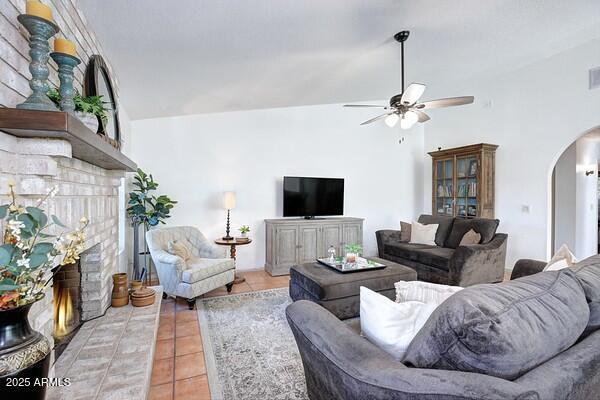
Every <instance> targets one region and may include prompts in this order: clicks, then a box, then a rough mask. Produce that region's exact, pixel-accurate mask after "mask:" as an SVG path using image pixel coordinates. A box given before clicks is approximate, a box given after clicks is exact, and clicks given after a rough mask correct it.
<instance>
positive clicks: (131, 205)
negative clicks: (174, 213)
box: [127, 168, 177, 281]
mask: <svg viewBox="0 0 600 400" xmlns="http://www.w3.org/2000/svg"><path fill="white" fill-rule="evenodd" d="M133 185H134V186H135V187H136V188H137V189H135V190H134V191H132V192H130V193H129V202H128V203H127V204H128V207H127V215H128V216H129V219H130V220H131V226H132V227H133V278H134V279H140V273H141V272H142V271H141V269H140V258H139V257H140V237H139V228H140V226H143V227H144V232H146V233H147V232H148V230H149V229H150V228H151V227H153V226H157V225H158V224H164V223H165V219H167V218H170V217H171V216H170V215H169V213H170V212H171V209H172V208H173V206H174V205H175V204H177V202H176V201H175V200H171V199H170V198H169V197H168V196H166V195H159V196H155V195H153V194H151V192H153V191H155V190H156V189H157V188H158V183H157V182H155V181H154V178H153V177H152V174H150V175H148V174H146V173H145V172H144V171H142V170H141V169H140V168H138V170H137V173H136V175H135V176H134V177H133ZM144 243H145V251H144V254H148V245H147V243H146V242H144ZM145 262H146V265H145V267H146V270H147V271H150V266H149V265H147V263H148V259H147V257H146V258H145ZM148 280H149V281H151V280H152V275H151V274H150V273H149V274H148Z"/></svg>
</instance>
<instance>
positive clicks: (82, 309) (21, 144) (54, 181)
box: [0, 132, 126, 343]
mask: <svg viewBox="0 0 600 400" xmlns="http://www.w3.org/2000/svg"><path fill="white" fill-rule="evenodd" d="M123 176H124V171H119V170H108V169H104V168H101V167H98V166H96V165H92V164H90V163H88V162H85V161H81V160H79V159H75V158H73V157H72V148H71V143H70V142H69V141H67V140H60V139H43V138H19V137H15V136H13V135H9V134H6V133H3V132H0V200H1V202H2V203H3V202H6V201H7V200H8V199H7V198H6V196H5V194H6V189H7V186H8V182H9V181H14V182H15V183H16V192H17V194H18V196H19V197H20V199H22V200H23V203H24V205H26V206H27V205H33V204H34V203H35V202H36V201H37V199H39V198H40V197H42V196H43V195H44V194H46V193H47V190H48V189H49V188H52V187H57V188H58V194H57V195H56V196H54V197H52V198H50V199H48V202H47V203H46V204H45V205H44V207H43V208H44V209H45V210H46V211H47V212H48V213H49V214H54V215H56V216H57V217H58V218H59V219H60V220H61V221H62V222H63V223H64V224H65V225H67V226H69V227H77V226H78V221H79V219H80V217H82V216H85V217H87V218H88V219H89V221H90V223H89V225H88V227H87V229H86V243H85V244H86V248H85V251H84V252H83V253H82V256H81V259H80V263H79V265H77V266H76V268H77V272H78V274H79V276H77V277H76V275H77V274H76V273H75V271H74V270H66V271H64V274H63V276H60V277H58V278H65V279H66V280H67V281H68V282H67V283H65V284H66V285H68V286H69V297H70V298H71V299H70V300H73V297H76V300H77V304H76V308H77V310H76V313H77V314H78V315H76V317H78V318H80V319H81V321H87V320H90V319H92V318H95V317H97V316H100V315H102V314H103V313H104V312H105V311H106V309H107V308H108V307H109V306H110V296H111V291H112V278H111V276H112V274H114V273H117V272H121V271H126V265H119V257H118V249H119V226H120V225H121V226H124V225H123V223H122V222H123V221H122V219H123V218H124V217H125V216H124V213H122V215H120V214H119V187H120V186H121V183H122V178H123ZM59 232H60V230H59V229H56V230H55V232H54V233H59ZM61 273H62V272H59V274H61ZM49 278H50V276H49ZM75 281H77V283H76V282H75ZM71 286H73V287H71ZM74 286H77V289H75V288H74ZM77 292H78V293H77ZM63 301H64V299H63ZM30 322H31V324H32V326H33V327H34V329H36V330H38V331H40V332H42V333H43V334H44V335H46V336H47V337H48V338H49V339H50V341H51V343H54V339H53V332H54V331H55V329H54V289H53V288H52V287H50V286H49V287H48V289H47V290H46V296H45V298H44V299H43V300H41V301H39V302H37V303H36V304H34V306H33V307H32V309H31V312H30Z"/></svg>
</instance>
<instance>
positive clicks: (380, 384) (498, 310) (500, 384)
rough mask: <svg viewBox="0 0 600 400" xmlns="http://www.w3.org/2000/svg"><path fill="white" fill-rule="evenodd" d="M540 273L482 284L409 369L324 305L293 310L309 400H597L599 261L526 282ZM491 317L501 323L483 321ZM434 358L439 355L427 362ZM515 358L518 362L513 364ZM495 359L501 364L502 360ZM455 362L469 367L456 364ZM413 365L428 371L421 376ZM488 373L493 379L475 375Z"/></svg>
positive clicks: (442, 322)
mask: <svg viewBox="0 0 600 400" xmlns="http://www.w3.org/2000/svg"><path fill="white" fill-rule="evenodd" d="M537 270H539V264H538V265H537V267H534V266H532V264H531V263H521V265H519V264H518V265H517V266H516V267H515V271H514V276H521V278H519V279H516V280H514V281H511V282H505V283H500V284H485V285H476V286H472V287H470V288H467V289H465V290H463V291H461V292H459V293H457V294H455V295H453V296H451V297H450V298H449V299H448V300H446V301H445V302H444V303H442V304H441V305H440V306H439V307H438V309H436V311H435V312H434V313H433V314H432V316H431V317H430V318H429V320H428V321H427V323H426V324H425V326H424V327H423V328H422V329H421V331H420V332H419V334H418V335H417V336H416V337H415V339H414V340H413V342H412V343H411V346H410V347H409V350H408V353H407V359H410V360H412V361H409V362H407V361H406V360H405V363H401V362H399V361H396V360H395V359H393V358H392V357H391V356H390V355H389V354H387V353H385V352H384V351H382V350H380V349H379V348H378V347H376V346H375V345H373V344H371V343H370V342H369V341H367V340H366V339H365V338H363V337H361V336H360V334H359V333H358V332H356V330H354V329H352V328H351V327H350V325H349V324H346V323H344V322H342V321H340V320H338V319H337V318H335V317H334V316H333V315H332V314H331V313H329V312H328V311H327V310H325V309H324V308H322V307H320V306H319V305H317V304H315V303H312V302H308V301H298V302H295V303H293V304H291V305H290V306H288V308H287V311H286V313H287V318H288V322H289V324H290V327H291V329H292V331H293V333H294V336H295V338H296V342H297V344H298V348H299V350H300V354H301V356H302V362H303V365H304V372H305V376H306V385H307V389H308V395H309V398H310V399H311V400H359V399H361V400H362V399H371V400H376V399H381V400H384V399H385V400H416V399H428V400H432V399H436V400H441V399H452V400H458V399H470V400H475V399H494V400H495V399H518V400H567V399H568V400H589V399H597V398H598V397H599V393H600V330H598V328H599V327H600V324H598V321H599V316H600V307H599V305H600V256H595V257H592V258H590V259H587V260H584V261H582V262H581V263H579V264H578V265H577V268H573V269H570V270H565V271H547V272H540V273H537V274H534V275H530V276H525V275H526V274H527V273H529V272H535V271H537ZM528 292H529V293H528ZM482 299H487V300H486V301H483V302H482ZM476 307H479V308H476ZM465 310H469V314H465V313H464V311H465ZM481 314H485V315H484V318H480V317H481ZM467 315H468V317H469V318H468V323H465V317H466V316H467ZM490 315H492V317H493V318H485V317H489V316H490ZM472 323H478V324H482V325H478V326H481V327H483V328H484V329H481V330H479V331H477V329H476V330H475V333H473V330H471V331H470V332H471V334H470V335H471V336H469V335H466V334H465V331H461V330H459V331H458V332H453V331H452V330H451V329H450V326H449V325H452V324H459V325H460V324H463V326H468V325H469V324H472ZM488 323H489V327H488V326H487V325H486V324H488ZM486 327H488V329H486ZM584 328H585V331H584ZM467 331H468V330H467ZM432 332H433V334H432ZM461 334H465V336H461ZM488 335H489V339H488ZM502 335H504V336H502ZM482 338H483V340H482ZM436 340H437V341H436ZM472 340H474V341H472ZM478 341H479V342H478ZM457 342H458V343H457ZM465 344H468V346H465ZM444 346H445V348H443V347H444ZM546 349H547V350H546ZM434 350H437V351H438V354H437V355H436V356H435V357H429V356H430V355H431V354H433V353H435V351H434ZM511 352H512V356H513V357H512V358H511V357H508V359H507V357H506V355H507V354H508V355H511ZM496 353H498V354H500V355H499V356H498V357H494V355H495V354H496ZM478 355H479V358H478V357H477V356H478ZM428 357H429V358H430V359H429V360H427V358H428ZM457 358H461V359H462V361H466V362H462V363H461V362H457V363H454V364H453V363H452V362H451V361H452V359H454V360H455V361H456V359H457ZM410 362H415V363H429V365H430V366H429V367H428V368H423V367H421V368H417V367H413V366H411V364H410ZM490 368H491V370H490V371H491V372H490V373H481V372H477V371H483V370H486V369H490ZM465 371H469V372H465Z"/></svg>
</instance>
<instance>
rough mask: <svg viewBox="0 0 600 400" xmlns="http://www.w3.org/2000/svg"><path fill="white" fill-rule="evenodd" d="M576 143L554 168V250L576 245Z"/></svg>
mask: <svg viewBox="0 0 600 400" xmlns="http://www.w3.org/2000/svg"><path fill="white" fill-rule="evenodd" d="M576 174H577V143H576V142H574V143H573V144H572V145H570V146H569V147H568V148H567V149H566V150H565V152H564V153H563V154H562V155H561V156H560V158H559V159H558V162H557V163H556V166H555V167H554V185H555V189H554V249H553V253H554V252H555V251H556V250H557V249H558V248H560V246H562V245H563V244H566V245H567V246H569V249H571V251H575V243H577V239H576V232H577V227H576V224H577V217H576V215H577V179H576Z"/></svg>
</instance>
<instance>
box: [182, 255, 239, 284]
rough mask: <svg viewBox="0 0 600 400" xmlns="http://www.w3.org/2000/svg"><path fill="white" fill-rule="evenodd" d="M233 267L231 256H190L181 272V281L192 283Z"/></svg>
mask: <svg viewBox="0 0 600 400" xmlns="http://www.w3.org/2000/svg"><path fill="white" fill-rule="evenodd" d="M233 268H234V264H233V259H232V258H192V259H190V260H189V261H188V262H187V269H186V270H185V271H183V273H182V274H181V281H182V282H185V283H189V284H192V283H195V282H198V281H202V280H204V279H206V278H210V277H211V276H214V275H217V274H220V273H222V272H225V271H227V270H230V269H233Z"/></svg>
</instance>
